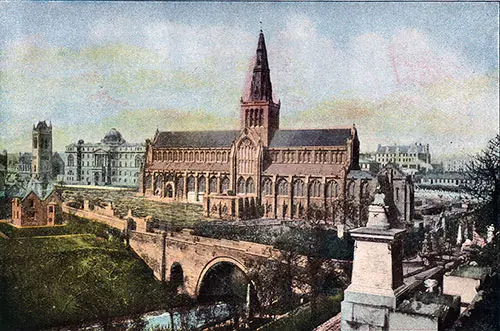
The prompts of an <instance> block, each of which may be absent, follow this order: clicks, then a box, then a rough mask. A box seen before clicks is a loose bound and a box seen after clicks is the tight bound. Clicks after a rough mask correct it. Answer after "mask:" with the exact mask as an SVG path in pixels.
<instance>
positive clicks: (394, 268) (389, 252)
mask: <svg viewBox="0 0 500 331" xmlns="http://www.w3.org/2000/svg"><path fill="white" fill-rule="evenodd" d="M405 232H406V230H403V229H391V228H389V223H388V221H387V215H386V213H385V208H384V206H380V205H371V206H370V207H369V216H368V223H367V226H366V227H363V228H357V229H353V230H351V231H349V233H350V234H351V237H352V238H353V239H354V240H355V245H354V261H353V270H352V279H351V285H349V287H348V288H347V289H346V291H345V292H344V301H343V302H342V314H341V316H342V324H341V329H342V331H353V330H357V331H364V330H366V331H385V330H388V318H389V312H390V311H393V310H394V309H395V308H396V298H397V296H398V293H399V291H400V290H401V289H402V288H403V287H404V284H403V267H402V242H401V240H400V239H401V238H402V235H403V234H404V233H405Z"/></svg>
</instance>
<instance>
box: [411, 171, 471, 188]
mask: <svg viewBox="0 0 500 331" xmlns="http://www.w3.org/2000/svg"><path fill="white" fill-rule="evenodd" d="M418 183H419V186H420V187H425V188H441V189H447V188H453V189H458V188H460V187H463V186H464V185H465V184H466V183H467V176H466V175H465V174H464V173H463V172H445V173H431V174H425V175H422V176H421V177H420V179H419V180H418Z"/></svg>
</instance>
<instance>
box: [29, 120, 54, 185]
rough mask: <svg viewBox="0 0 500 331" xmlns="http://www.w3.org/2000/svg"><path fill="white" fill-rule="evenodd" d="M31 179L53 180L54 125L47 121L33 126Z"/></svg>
mask: <svg viewBox="0 0 500 331" xmlns="http://www.w3.org/2000/svg"><path fill="white" fill-rule="evenodd" d="M31 177H32V178H35V179H39V180H42V181H45V180H51V179H52V124H49V125H47V123H46V122H45V121H43V122H38V124H37V125H36V127H35V125H33V148H32V157H31Z"/></svg>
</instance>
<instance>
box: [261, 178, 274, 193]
mask: <svg viewBox="0 0 500 331" xmlns="http://www.w3.org/2000/svg"><path fill="white" fill-rule="evenodd" d="M272 187H273V182H272V180H271V179H270V178H264V179H263V180H262V195H272V194H273V191H272Z"/></svg>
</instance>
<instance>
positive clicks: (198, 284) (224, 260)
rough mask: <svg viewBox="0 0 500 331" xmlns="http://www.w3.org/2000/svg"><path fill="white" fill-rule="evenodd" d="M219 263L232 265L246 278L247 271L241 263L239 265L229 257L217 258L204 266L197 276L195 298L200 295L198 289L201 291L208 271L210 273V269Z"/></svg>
mask: <svg viewBox="0 0 500 331" xmlns="http://www.w3.org/2000/svg"><path fill="white" fill-rule="evenodd" d="M219 263H230V264H232V265H234V266H235V267H237V268H238V269H240V270H241V271H242V272H243V273H244V274H245V276H246V277H247V278H248V270H247V268H246V267H245V265H244V264H243V263H241V262H240V261H239V260H237V259H235V258H233V257H230V256H218V257H216V258H214V259H212V260H210V261H209V262H208V263H207V264H206V265H205V267H203V269H202V270H201V273H200V275H199V276H198V281H197V282H196V292H195V293H196V296H198V295H199V294H200V289H201V285H202V282H203V279H204V278H205V276H206V275H207V273H208V271H210V269H212V268H213V267H214V266H215V265H217V264H219Z"/></svg>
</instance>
